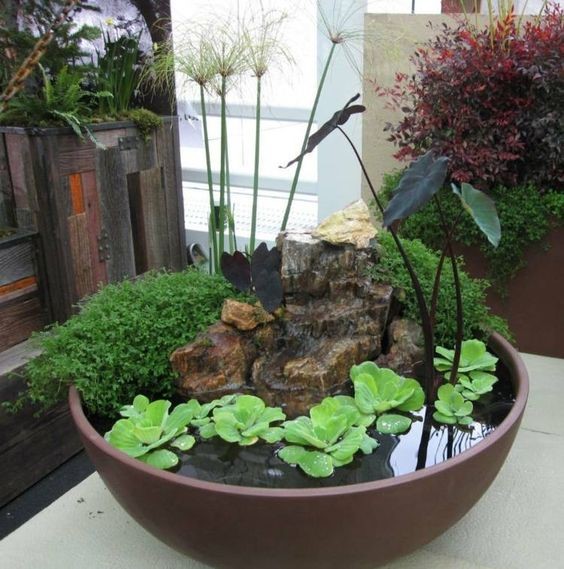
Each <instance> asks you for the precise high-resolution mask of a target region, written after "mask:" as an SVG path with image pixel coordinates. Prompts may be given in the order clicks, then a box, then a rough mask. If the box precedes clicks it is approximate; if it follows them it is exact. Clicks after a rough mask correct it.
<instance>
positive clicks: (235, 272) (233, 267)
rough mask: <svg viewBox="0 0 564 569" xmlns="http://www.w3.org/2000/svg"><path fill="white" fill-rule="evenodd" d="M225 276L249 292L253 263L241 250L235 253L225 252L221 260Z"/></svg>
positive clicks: (234, 284)
mask: <svg viewBox="0 0 564 569" xmlns="http://www.w3.org/2000/svg"><path fill="white" fill-rule="evenodd" d="M220 266H221V272H222V273H223V276H224V277H225V278H226V279H227V280H228V281H229V282H230V283H231V284H232V285H233V286H234V287H235V288H236V289H237V290H240V291H241V292H248V291H249V290H250V288H251V264H250V263H249V259H247V257H245V255H243V253H241V252H240V251H235V253H233V255H230V254H229V253H223V254H222V255H221V260H220Z"/></svg>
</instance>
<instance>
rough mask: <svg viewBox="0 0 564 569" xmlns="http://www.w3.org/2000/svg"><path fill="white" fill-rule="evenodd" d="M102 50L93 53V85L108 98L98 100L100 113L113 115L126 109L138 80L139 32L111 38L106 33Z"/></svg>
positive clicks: (136, 87) (139, 74) (125, 32)
mask: <svg viewBox="0 0 564 569" xmlns="http://www.w3.org/2000/svg"><path fill="white" fill-rule="evenodd" d="M103 39H104V50H103V53H102V52H97V56H98V63H97V66H96V82H97V84H98V88H99V89H100V90H101V91H106V92H108V93H110V94H111V97H105V98H103V99H100V112H101V114H111V115H117V114H119V113H123V112H124V111H127V110H129V106H130V104H131V103H132V101H133V97H134V95H135V92H136V90H137V89H138V87H139V83H140V80H141V62H140V58H141V51H140V49H139V40H140V39H141V33H140V32H139V33H137V34H132V33H129V32H128V31H127V30H125V31H124V33H123V34H122V35H115V37H112V35H111V34H110V32H108V31H107V32H105V33H104V34H103Z"/></svg>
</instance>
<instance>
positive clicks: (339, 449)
mask: <svg viewBox="0 0 564 569" xmlns="http://www.w3.org/2000/svg"><path fill="white" fill-rule="evenodd" d="M358 419H359V412H358V409H355V408H354V407H353V406H351V405H349V404H348V402H347V401H343V400H340V401H339V400H337V399H336V398H332V397H327V398H325V399H324V400H323V401H322V402H321V403H320V404H319V405H315V406H314V407H312V408H311V409H310V412H309V417H304V416H302V417H298V418H297V419H294V420H293V421H286V422H285V423H284V424H283V428H284V439H285V440H286V441H287V442H288V443H292V444H290V445H288V446H285V447H284V448H282V449H281V450H280V451H279V452H278V457H279V458H280V459H282V460H283V461H284V462H287V463H288V464H291V465H294V466H296V465H297V466H299V467H300V468H301V469H302V470H303V471H304V472H305V473H306V474H307V475H308V476H311V477H314V478H325V477H327V476H331V474H333V471H334V469H335V467H338V466H344V465H345V464H349V463H350V462H352V460H353V456H354V455H355V454H356V453H357V452H358V451H359V450H361V451H362V452H363V453H364V454H370V453H371V452H372V451H373V450H374V449H375V448H376V447H378V441H376V440H375V439H373V438H371V437H370V436H368V434H367V433H366V427H364V426H355V423H357V422H358Z"/></svg>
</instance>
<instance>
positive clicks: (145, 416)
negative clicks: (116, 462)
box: [105, 395, 197, 469]
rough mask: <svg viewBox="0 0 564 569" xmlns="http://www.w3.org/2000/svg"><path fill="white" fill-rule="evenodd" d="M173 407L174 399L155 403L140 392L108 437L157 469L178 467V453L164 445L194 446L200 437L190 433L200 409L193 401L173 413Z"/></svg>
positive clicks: (183, 448) (186, 447)
mask: <svg viewBox="0 0 564 569" xmlns="http://www.w3.org/2000/svg"><path fill="white" fill-rule="evenodd" d="M196 403H197V402H196ZM170 406H171V403H170V401H165V400H164V399H160V400H158V401H153V402H152V403H151V402H150V401H149V399H148V398H147V397H145V396H144V395H137V396H136V397H135V399H134V400H133V404H132V405H126V406H124V407H123V408H122V409H121V415H122V416H123V417H125V418H124V419H119V420H118V421H117V422H116V423H115V424H114V425H113V427H112V429H111V430H110V431H108V432H107V433H106V435H105V439H106V440H107V441H108V443H110V444H111V445H112V446H113V447H115V448H117V449H119V450H121V451H123V452H124V453H126V454H127V455H128V456H131V457H132V458H138V459H139V460H142V461H143V462H145V463H147V464H150V465H151V466H154V467H155V468H160V469H167V468H172V467H173V466H176V464H177V463H178V456H177V455H176V454H175V453H174V452H172V451H171V450H169V449H164V448H161V447H163V446H164V445H169V446H171V447H174V448H177V449H179V450H182V451H184V452H185V451H187V450H190V449H191V448H192V447H193V446H194V444H195V443H196V439H195V438H194V437H193V436H192V435H188V434H186V432H187V430H188V424H189V423H190V421H191V420H192V418H193V417H194V413H195V411H196V410H197V409H196V406H195V405H194V404H192V402H188V403H181V404H180V405H177V406H176V407H175V408H174V410H173V411H172V413H170V414H169V409H170Z"/></svg>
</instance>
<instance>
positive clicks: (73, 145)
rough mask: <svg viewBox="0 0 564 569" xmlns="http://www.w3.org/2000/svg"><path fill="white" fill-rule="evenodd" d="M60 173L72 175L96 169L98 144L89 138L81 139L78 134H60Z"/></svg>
mask: <svg viewBox="0 0 564 569" xmlns="http://www.w3.org/2000/svg"><path fill="white" fill-rule="evenodd" d="M56 138H57V141H58V150H59V160H58V164H59V174H60V175H61V176H70V175H71V174H76V173H80V172H88V171H89V170H93V169H94V161H95V153H96V146H95V145H94V143H93V142H90V141H89V140H80V138H78V137H77V136H76V135H74V134H70V135H66V136H65V135H58V136H57V137H56Z"/></svg>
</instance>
